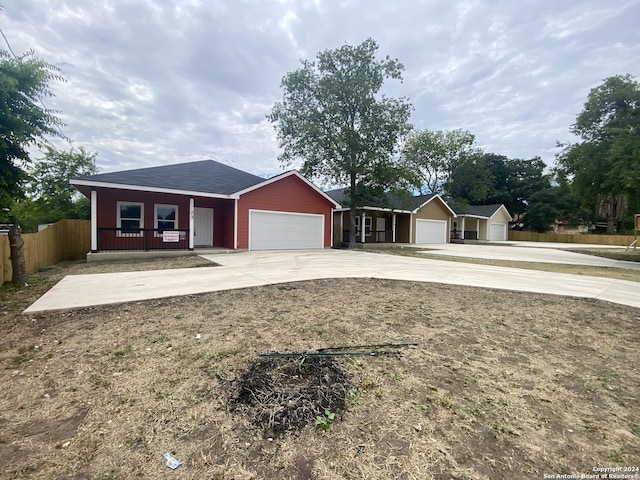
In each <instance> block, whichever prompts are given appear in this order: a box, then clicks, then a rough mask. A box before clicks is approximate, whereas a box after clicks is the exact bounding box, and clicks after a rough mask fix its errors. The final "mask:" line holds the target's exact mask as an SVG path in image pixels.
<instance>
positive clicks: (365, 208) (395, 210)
mask: <svg viewBox="0 0 640 480" xmlns="http://www.w3.org/2000/svg"><path fill="white" fill-rule="evenodd" d="M357 209H358V210H371V211H374V212H390V213H413V212H412V211H411V210H398V209H396V208H383V207H368V206H365V207H358V208H357ZM335 210H336V212H348V211H349V210H351V209H350V208H349V207H339V208H336V209H335Z"/></svg>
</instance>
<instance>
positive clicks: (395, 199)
mask: <svg viewBox="0 0 640 480" xmlns="http://www.w3.org/2000/svg"><path fill="white" fill-rule="evenodd" d="M346 190H347V189H346V188H339V189H337V190H329V191H328V192H325V193H326V194H327V195H329V196H330V197H331V198H333V199H334V200H335V201H336V202H338V203H339V204H341V205H342V206H343V207H347V205H348V199H347V194H346ZM433 197H435V194H434V193H432V194H429V195H416V196H413V197H400V196H397V195H393V194H390V193H387V194H385V196H384V198H377V199H375V198H374V199H370V200H368V201H367V202H365V205H362V206H363V207H375V208H390V209H393V210H415V209H416V208H418V207H419V206H420V205H422V204H424V203H425V202H427V201H429V200H431V199H432V198H433Z"/></svg>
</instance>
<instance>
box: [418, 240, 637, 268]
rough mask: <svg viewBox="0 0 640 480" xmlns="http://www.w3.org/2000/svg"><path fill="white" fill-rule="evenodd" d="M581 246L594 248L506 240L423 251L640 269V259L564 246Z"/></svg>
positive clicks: (435, 253)
mask: <svg viewBox="0 0 640 480" xmlns="http://www.w3.org/2000/svg"><path fill="white" fill-rule="evenodd" d="M584 247H590V248H594V245H577V244H570V243H564V244H538V243H534V242H516V243H511V242H508V243H505V244H504V245H496V244H475V245H474V244H469V243H464V244H462V243H447V244H443V245H428V246H427V245H425V250H424V253H428V254H431V255H446V256H450V257H463V258H484V259H491V260H511V261H516V262H537V263H562V264H567V265H589V266H594V267H615V268H627V269H630V270H640V262H624V261H621V260H612V259H610V258H602V257H596V256H593V255H585V254H583V253H574V252H568V251H566V249H567V248H584ZM605 248H606V247H605ZM615 248H623V247H615Z"/></svg>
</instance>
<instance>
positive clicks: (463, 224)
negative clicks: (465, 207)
mask: <svg viewBox="0 0 640 480" xmlns="http://www.w3.org/2000/svg"><path fill="white" fill-rule="evenodd" d="M465 218H466V217H462V225H461V226H462V237H460V238H462V240H464V219H465Z"/></svg>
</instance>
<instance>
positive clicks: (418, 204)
mask: <svg viewBox="0 0 640 480" xmlns="http://www.w3.org/2000/svg"><path fill="white" fill-rule="evenodd" d="M326 193H327V195H329V196H330V197H331V198H333V199H334V200H335V201H336V202H337V203H340V204H344V203H347V196H346V193H345V189H343V188H342V189H338V190H331V191H328V192H326ZM455 216H456V214H455V212H454V211H453V210H452V209H451V208H449V206H448V205H447V204H446V203H445V201H444V200H442V198H441V197H440V196H439V195H436V194H432V195H418V196H415V197H408V198H404V199H403V198H400V197H396V196H394V195H385V198H384V199H380V200H379V201H369V202H367V205H366V206H363V207H361V208H358V211H357V216H356V241H357V242H358V243H417V244H423V243H424V244H427V243H447V242H448V241H449V232H450V230H451V228H452V226H453V224H452V220H453V218H454V217H455ZM349 232H350V224H349V208H338V209H337V210H336V211H335V212H334V214H333V244H334V246H339V245H340V244H341V243H347V242H349Z"/></svg>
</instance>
